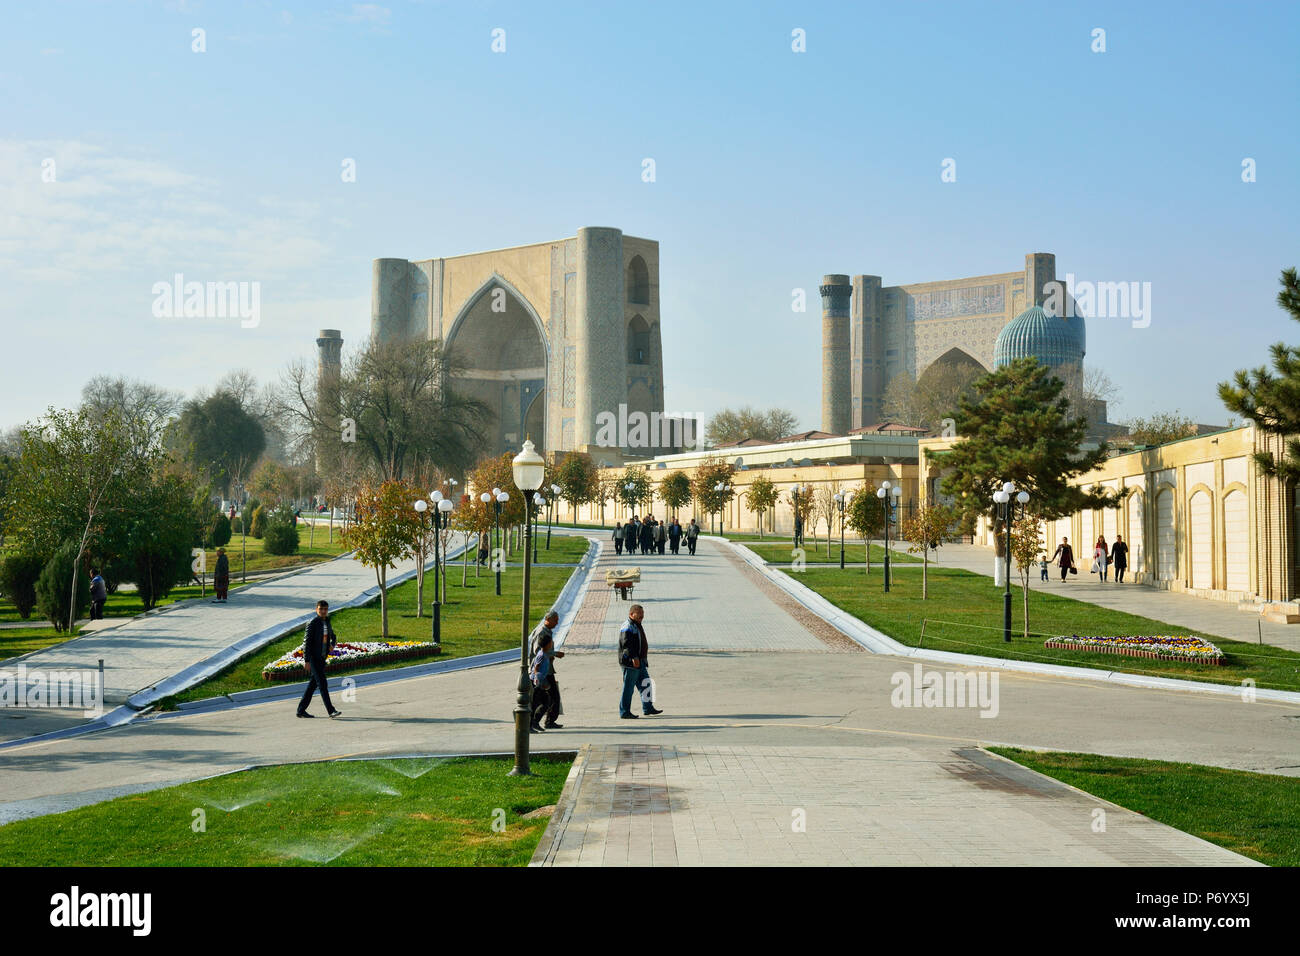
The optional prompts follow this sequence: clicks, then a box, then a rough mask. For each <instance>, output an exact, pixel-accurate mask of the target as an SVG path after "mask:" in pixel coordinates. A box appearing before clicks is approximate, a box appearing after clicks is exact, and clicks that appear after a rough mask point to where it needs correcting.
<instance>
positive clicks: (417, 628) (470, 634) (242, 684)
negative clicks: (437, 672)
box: [159, 538, 573, 710]
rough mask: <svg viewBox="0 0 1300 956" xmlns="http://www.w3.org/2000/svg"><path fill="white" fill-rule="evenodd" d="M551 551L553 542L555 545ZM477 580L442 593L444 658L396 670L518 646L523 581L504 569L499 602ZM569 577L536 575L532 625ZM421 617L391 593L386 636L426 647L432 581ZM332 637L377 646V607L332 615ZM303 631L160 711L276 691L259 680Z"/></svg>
mask: <svg viewBox="0 0 1300 956" xmlns="http://www.w3.org/2000/svg"><path fill="white" fill-rule="evenodd" d="M551 543H552V549H553V548H554V544H555V541H554V539H553V538H552V542H551ZM480 573H481V577H479V578H477V579H476V578H475V577H474V569H473V567H471V568H470V569H469V578H468V583H467V585H466V587H464V588H462V587H461V586H460V578H461V570H460V569H459V568H456V567H455V566H453V568H452V572H451V580H450V582H449V584H448V587H447V601H446V603H445V604H443V605H442V653H441V654H440V655H438V656H437V657H428V658H422V659H420V660H417V661H409V662H403V663H402V664H401V665H398V666H409V665H410V664H424V663H429V662H431V661H435V660H445V659H447V658H452V657H469V656H472V655H474V654H486V653H488V652H490V651H500V650H504V649H506V648H507V647H518V646H519V624H520V620H519V611H520V606H521V604H522V600H523V593H522V592H523V574H522V572H521V571H519V570H517V569H514V568H509V569H507V570H506V571H505V572H503V573H502V575H501V596H500V597H497V596H496V588H495V585H494V577H493V575H492V573H491V572H490V571H489V570H488V569H487V568H483V569H482V570H481V572H480ZM572 574H573V568H572V567H568V566H566V567H559V568H534V569H533V574H532V590H531V593H530V595H529V597H530V600H529V602H528V603H529V605H530V607H531V613H530V615H529V617H530V620H532V621H539V620H541V617H542V615H543V614H545V613H546V611H547V610H549V609H550V606H551V604H552V603H554V601H555V599H556V598H557V597H559V594H560V591H561V590H563V588H564V585H565V583H566V582H567V581H568V580H569V577H570V576H571V575H572ZM424 586H425V593H424V605H425V615H424V616H423V617H418V618H417V617H416V616H415V603H416V601H415V599H416V594H415V581H414V579H412V580H410V581H408V582H406V583H405V584H401V585H399V586H397V587H395V588H393V589H391V590H390V591H389V592H388V636H389V637H390V638H392V639H398V640H413V641H427V640H429V638H430V634H431V632H432V627H433V623H432V619H431V618H430V617H429V613H428V612H429V605H430V602H432V600H433V574H432V573H427V574H426V575H425V578H424ZM330 620H331V621H332V622H333V624H334V632H335V633H336V634H337V635H338V638H339V640H341V641H377V640H381V639H382V638H381V631H380V611H379V601H378V600H376V601H374V602H373V603H372V604H370V605H367V606H366V607H357V608H346V609H344V610H342V611H336V612H335V613H334V614H332V615H330ZM302 638H303V632H302V630H301V629H300V630H297V631H294V632H293V633H291V634H289V635H287V636H285V637H282V638H280V639H279V640H278V641H275V642H273V643H271V644H269V645H268V646H266V647H264V648H262V649H261V650H260V651H258V652H257V653H255V654H252V655H250V656H249V657H247V658H245V659H244V660H242V661H239V662H238V663H236V664H233V665H231V666H230V667H228V668H226V669H225V670H224V671H222V672H221V673H219V674H217V675H215V676H214V677H212V678H211V679H210V680H207V681H204V682H203V683H202V684H199V685H198V686H196V687H191V688H190V689H189V690H186V691H184V692H182V693H180V694H177V695H176V696H174V697H168V698H165V699H164V700H162V701H161V702H160V704H159V706H160V707H161V708H162V709H164V710H168V709H174V708H175V705H176V704H178V703H182V702H184V701H189V700H204V699H205V698H208V697H216V696H219V695H222V694H230V693H234V692H235V691H241V690H255V689H257V688H260V687H269V686H273V685H272V682H271V681H268V680H265V679H263V677H262V668H263V667H265V666H266V665H267V664H269V663H270V662H271V661H273V660H275V659H276V658H277V657H279V656H281V655H282V654H285V653H287V652H288V651H291V650H293V649H294V648H296V647H299V646H300V645H301V644H302ZM392 666H393V665H392V664H376V665H375V666H373V667H369V668H364V667H363V668H357V669H355V670H350V671H347V672H346V673H347V674H349V675H355V674H360V673H364V672H366V671H367V670H385V669H388V668H390V667H392Z"/></svg>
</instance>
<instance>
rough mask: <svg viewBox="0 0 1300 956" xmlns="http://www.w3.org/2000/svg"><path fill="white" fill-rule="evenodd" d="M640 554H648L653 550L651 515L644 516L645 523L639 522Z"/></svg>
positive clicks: (653, 532) (652, 520) (653, 534)
mask: <svg viewBox="0 0 1300 956" xmlns="http://www.w3.org/2000/svg"><path fill="white" fill-rule="evenodd" d="M640 545H641V553H642V554H650V553H651V552H652V551H654V548H655V519H654V517H653V516H652V515H646V519H645V521H642V522H641V542H640Z"/></svg>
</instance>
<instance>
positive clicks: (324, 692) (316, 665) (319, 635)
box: [298, 601, 339, 717]
mask: <svg viewBox="0 0 1300 956" xmlns="http://www.w3.org/2000/svg"><path fill="white" fill-rule="evenodd" d="M334 644H335V638H334V628H333V626H332V625H331V624H330V605H329V602H328V601H317V602H316V616H315V617H313V618H312V619H311V622H310V623H309V624H308V625H307V638H306V640H304V641H303V643H302V659H303V663H304V664H306V665H307V672H308V673H309V674H311V680H310V681H308V682H307V690H306V691H304V692H303V695H302V700H300V701H299V702H298V716H299V717H314V716H316V715H315V714H309V713H307V708H308V707H309V706H310V705H311V695H312V694H313V693H314V692H315V690H316V688H317V687H319V688H320V699H321V700H323V701H324V702H325V710H326V712H327V713H328V714H329V715H330V716H331V717H337V716H338V715H339V711H337V710H335V709H334V705H333V704H332V703H330V691H329V684H328V682H327V681H326V678H325V655H326V654H327V653H328V652H329V649H330V648H331V647H333V646H334Z"/></svg>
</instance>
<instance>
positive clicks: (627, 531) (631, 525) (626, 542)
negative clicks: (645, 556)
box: [623, 515, 641, 554]
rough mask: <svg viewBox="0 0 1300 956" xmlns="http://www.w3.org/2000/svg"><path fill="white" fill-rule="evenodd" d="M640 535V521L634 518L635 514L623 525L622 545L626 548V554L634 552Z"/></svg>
mask: <svg viewBox="0 0 1300 956" xmlns="http://www.w3.org/2000/svg"><path fill="white" fill-rule="evenodd" d="M640 536H641V522H639V521H637V520H636V515H633V516H632V520H631V521H629V522H628V523H627V524H625V525H624V526H623V547H624V548H626V549H627V553H628V554H636V545H637V540H638V538H639V537H640Z"/></svg>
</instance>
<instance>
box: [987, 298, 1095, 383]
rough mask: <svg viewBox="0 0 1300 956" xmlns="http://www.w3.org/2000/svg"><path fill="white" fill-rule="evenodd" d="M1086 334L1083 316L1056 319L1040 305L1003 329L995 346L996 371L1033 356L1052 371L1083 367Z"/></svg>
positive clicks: (1019, 316)
mask: <svg viewBox="0 0 1300 956" xmlns="http://www.w3.org/2000/svg"><path fill="white" fill-rule="evenodd" d="M1085 334H1086V333H1085V330H1084V327H1083V317H1082V316H1072V317H1070V318H1056V317H1055V316H1053V315H1049V314H1048V313H1046V312H1044V311H1043V309H1042V307H1041V306H1037V305H1036V306H1034V307H1032V308H1029V309H1025V311H1023V312H1021V313H1020V314H1019V315H1018V316H1016V317H1015V318H1014V319H1012V320H1011V321H1010V322H1008V323H1007V324H1006V325H1004V326H1003V327H1002V331H1001V332H999V333H998V338H997V341H996V342H994V343H993V367H994V368H1002V366H1004V365H1008V364H1010V363H1011V362H1012V361H1014V360H1015V359H1020V358H1029V357H1030V356H1033V357H1034V358H1036V359H1038V361H1039V362H1041V363H1042V364H1044V365H1046V366H1047V367H1048V368H1059V367H1060V366H1062V365H1081V364H1082V363H1083V353H1084V348H1085V343H1086V338H1085Z"/></svg>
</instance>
